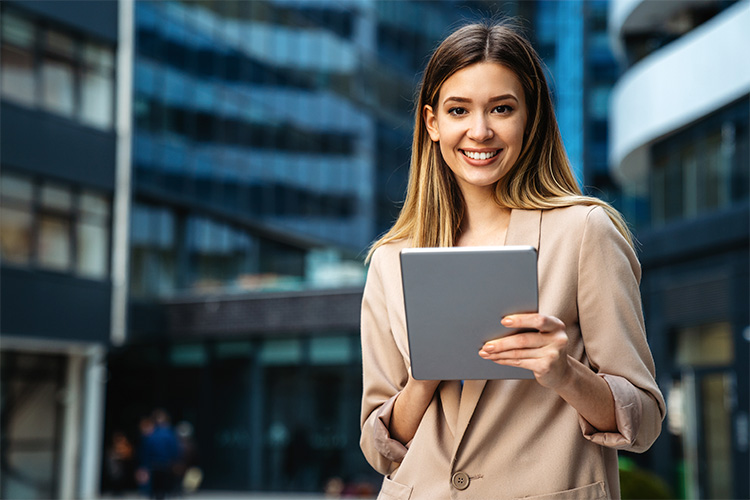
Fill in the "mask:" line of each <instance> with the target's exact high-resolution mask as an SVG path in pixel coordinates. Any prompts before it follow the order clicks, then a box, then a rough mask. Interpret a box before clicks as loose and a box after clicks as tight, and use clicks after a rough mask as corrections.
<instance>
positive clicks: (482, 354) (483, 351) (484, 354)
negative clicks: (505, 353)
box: [479, 350, 489, 358]
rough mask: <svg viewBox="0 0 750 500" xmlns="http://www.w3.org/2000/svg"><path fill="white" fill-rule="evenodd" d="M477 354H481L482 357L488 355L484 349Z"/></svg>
mask: <svg viewBox="0 0 750 500" xmlns="http://www.w3.org/2000/svg"><path fill="white" fill-rule="evenodd" d="M479 355H480V356H482V357H483V358H486V357H487V356H489V354H488V353H487V352H486V351H485V350H481V351H479Z"/></svg>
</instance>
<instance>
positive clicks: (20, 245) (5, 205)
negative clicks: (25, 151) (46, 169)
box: [0, 175, 34, 264]
mask: <svg viewBox="0 0 750 500" xmlns="http://www.w3.org/2000/svg"><path fill="white" fill-rule="evenodd" d="M33 195H34V192H33V185H32V184H31V181H30V180H29V179H27V178H25V177H17V176H14V175H3V177H2V179H0V259H2V260H3V261H5V262H12V263H15V264H26V263H27V262H29V259H30V257H31V235H32V200H33Z"/></svg>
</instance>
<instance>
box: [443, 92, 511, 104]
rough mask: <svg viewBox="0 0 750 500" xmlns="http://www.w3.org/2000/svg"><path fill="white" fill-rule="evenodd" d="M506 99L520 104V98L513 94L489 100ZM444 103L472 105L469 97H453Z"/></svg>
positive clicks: (446, 99)
mask: <svg viewBox="0 0 750 500" xmlns="http://www.w3.org/2000/svg"><path fill="white" fill-rule="evenodd" d="M506 99H513V100H514V101H516V102H518V98H517V97H516V96H514V95H513V94H503V95H498V96H495V97H491V98H490V100H489V102H498V101H504V100H506ZM443 102H462V103H470V102H471V99H469V98H467V97H457V96H451V97H446V98H445V101H443Z"/></svg>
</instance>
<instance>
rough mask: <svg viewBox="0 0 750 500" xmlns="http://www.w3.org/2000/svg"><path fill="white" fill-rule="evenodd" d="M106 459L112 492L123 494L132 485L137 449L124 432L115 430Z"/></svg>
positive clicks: (118, 494) (117, 494)
mask: <svg viewBox="0 0 750 500" xmlns="http://www.w3.org/2000/svg"><path fill="white" fill-rule="evenodd" d="M105 460H106V466H107V469H106V470H107V476H108V479H109V481H110V485H111V488H112V493H113V494H114V495H115V496H122V494H123V492H124V491H125V490H126V489H128V487H129V486H132V481H133V473H134V472H135V450H134V449H133V445H132V444H131V443H130V441H129V440H128V438H127V436H126V435H125V433H124V432H122V431H115V432H114V433H113V434H112V441H111V442H110V444H109V446H108V447H107V456H106V457H105Z"/></svg>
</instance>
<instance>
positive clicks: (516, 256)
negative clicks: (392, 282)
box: [401, 246, 538, 380]
mask: <svg viewBox="0 0 750 500" xmlns="http://www.w3.org/2000/svg"><path fill="white" fill-rule="evenodd" d="M536 263H537V254H536V250H535V249H534V248H533V247H531V246H505V247H452V248H406V249H403V250H401V277H402V283H403V287H404V306H405V308H406V326H407V331H408V336H409V351H410V355H411V368H412V375H413V376H414V378H416V379H420V380H486V379H506V378H513V379H528V378H534V375H533V373H532V372H531V371H529V370H525V369H523V368H518V367H513V366H502V365H498V364H497V363H494V362H492V361H489V360H486V359H483V358H481V357H480V356H479V354H478V352H479V349H480V348H481V347H482V345H484V343H485V342H487V341H488V340H492V339H496V338H499V337H502V336H504V335H509V334H511V333H517V332H518V330H515V329H511V328H506V327H504V326H502V325H501V324H500V320H501V319H502V318H503V317H504V316H506V315H508V314H514V313H526V312H536V311H537V308H538V293H537V265H536Z"/></svg>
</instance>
